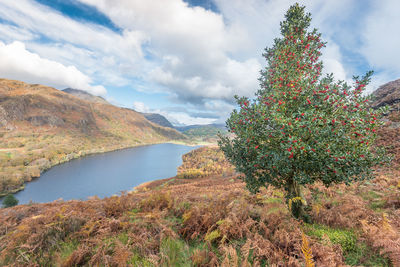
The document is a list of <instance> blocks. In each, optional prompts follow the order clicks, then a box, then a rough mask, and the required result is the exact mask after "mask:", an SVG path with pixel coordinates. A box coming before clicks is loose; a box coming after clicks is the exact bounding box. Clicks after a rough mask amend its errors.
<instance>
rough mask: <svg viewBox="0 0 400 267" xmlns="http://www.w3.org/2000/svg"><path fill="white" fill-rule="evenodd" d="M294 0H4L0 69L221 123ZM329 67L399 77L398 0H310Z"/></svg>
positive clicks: (254, 83)
mask: <svg viewBox="0 0 400 267" xmlns="http://www.w3.org/2000/svg"><path fill="white" fill-rule="evenodd" d="M294 2H295V1H291V0H190V1H183V0H152V1H143V0H18V1H15V0H2V1H1V2H0V57H1V58H2V60H1V62H0V76H1V77H3V78H10V79H18V80H22V81H25V82H31V83H41V84H45V85H49V86H53V87H55V88H58V89H63V88H66V87H73V88H77V89H82V90H86V91H88V92H91V93H94V94H97V95H102V96H104V97H106V99H108V100H109V101H110V102H111V103H113V104H115V105H119V106H124V107H129V108H134V109H136V110H138V111H142V112H157V113H161V114H163V115H165V116H166V117H167V118H168V119H169V120H171V122H172V123H174V124H176V125H180V124H206V123H213V122H223V121H224V120H225V119H226V117H227V116H228V115H229V113H230V111H231V110H232V108H234V105H233V95H235V94H238V95H246V96H252V95H253V94H254V92H255V91H256V90H257V89H258V80H257V78H258V76H259V70H260V69H261V68H263V67H264V66H265V62H264V60H263V58H262V57H261V54H262V52H263V49H264V48H265V47H267V46H271V44H272V41H273V39H274V38H276V37H279V22H280V21H281V20H282V19H283V15H284V13H285V11H286V10H287V9H288V7H289V6H290V5H291V4H293V3H294ZM299 2H300V3H302V4H306V7H307V11H309V12H311V13H312V17H313V23H312V26H313V27H316V28H318V29H319V31H320V32H321V33H322V36H323V39H324V40H325V41H327V42H328V45H327V47H326V48H325V49H324V50H323V51H322V52H323V58H322V59H323V60H324V65H325V71H326V72H328V73H330V72H333V73H334V75H335V77H336V78H338V79H344V80H347V81H350V80H351V77H352V76H353V75H362V74H363V73H365V72H366V71H367V70H370V69H373V70H374V71H375V75H374V77H373V80H372V83H371V85H370V86H369V88H368V90H369V91H372V90H374V89H376V88H377V87H378V86H379V85H381V84H383V83H386V82H388V81H391V80H394V79H398V78H400V71H399V70H400V50H399V49H398V47H400V35H399V34H397V32H398V29H399V28H400V16H398V14H397V11H398V10H400V1H396V0H383V1H377V0H374V1H373V0H365V1H358V0H341V1H334V0H326V1H318V0H308V1H299Z"/></svg>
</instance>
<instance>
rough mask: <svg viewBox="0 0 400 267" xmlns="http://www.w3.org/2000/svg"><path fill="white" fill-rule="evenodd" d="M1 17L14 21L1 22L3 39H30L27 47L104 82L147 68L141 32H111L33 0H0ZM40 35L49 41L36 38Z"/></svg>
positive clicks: (117, 82)
mask: <svg viewBox="0 0 400 267" xmlns="http://www.w3.org/2000/svg"><path fill="white" fill-rule="evenodd" d="M0 17H1V18H2V19H3V20H5V21H9V22H10V23H12V24H14V25H17V26H15V27H14V28H13V27H12V26H4V25H3V24H1V25H3V26H2V27H3V28H4V27H8V28H5V29H3V31H7V32H8V35H9V36H10V37H9V38H8V39H7V38H3V37H2V38H1V39H2V40H3V41H9V39H12V38H14V40H19V41H26V40H30V42H25V44H26V46H27V48H28V49H29V50H31V51H33V52H35V53H37V54H39V55H40V56H41V57H42V58H47V59H50V60H54V61H59V62H60V63H62V64H64V65H72V64H73V65H74V66H76V67H78V68H79V69H84V70H85V73H87V75H90V76H91V77H92V78H96V79H97V80H101V82H102V83H104V84H109V85H110V84H112V85H118V86H121V85H126V84H129V81H128V80H127V79H126V76H130V75H132V73H135V74H137V75H141V73H143V71H146V66H147V65H146V64H147V63H146V60H144V53H143V51H142V45H143V44H144V43H146V42H147V37H146V34H145V33H144V32H140V31H135V30H127V29H123V30H122V32H121V33H117V32H113V31H112V30H110V29H108V28H105V27H102V26H99V25H95V24H91V23H85V22H81V21H76V20H73V19H71V18H68V17H66V16H63V15H62V14H61V13H58V12H57V11H55V10H54V9H51V8H49V7H46V6H44V5H41V4H39V3H37V2H36V1H33V0H18V1H14V0H2V1H0ZM1 32H2V28H1V27H0V33H1ZM25 33H26V34H25ZM18 34H19V35H20V36H18ZM23 34H25V36H26V37H25V38H24V37H23ZM12 35H14V37H12ZM41 36H43V37H45V39H47V40H49V41H46V42H45V43H43V42H42V41H38V40H37V39H38V37H41Z"/></svg>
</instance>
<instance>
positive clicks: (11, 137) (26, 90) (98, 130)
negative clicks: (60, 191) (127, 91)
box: [0, 79, 187, 195]
mask: <svg viewBox="0 0 400 267" xmlns="http://www.w3.org/2000/svg"><path fill="white" fill-rule="evenodd" d="M68 91H69V92H73V94H71V93H66V92H63V91H60V90H57V89H54V88H51V87H47V86H43V85H38V84H27V83H24V82H20V81H13V80H6V79H0V137H1V138H0V181H1V183H0V195H1V194H4V193H6V192H11V191H16V190H19V189H21V186H23V183H24V182H26V181H30V180H31V179H32V177H38V176H40V172H41V171H43V170H45V169H48V168H49V167H51V166H53V165H55V164H58V163H61V162H64V161H68V160H70V159H72V158H76V157H80V156H83V155H86V154H91V153H98V152H104V151H111V150H115V149H120V148H125V147H132V146H136V145H140V144H150V143H160V142H166V141H170V140H186V139H187V137H186V136H184V135H183V134H181V133H179V132H178V131H176V130H175V129H171V128H167V127H162V126H159V125H157V124H154V123H152V122H150V121H148V120H147V119H146V118H145V117H144V116H143V115H142V114H140V113H138V112H136V111H134V110H130V109H125V108H120V107H116V106H113V105H110V104H107V102H105V100H104V101H101V100H100V99H101V98H97V97H96V99H93V98H92V97H90V95H89V99H90V100H89V101H88V100H82V99H81V98H82V96H85V94H83V93H82V92H79V90H78V92H77V91H76V90H74V91H71V90H68ZM76 93H78V95H77V96H75V94H76ZM85 97H87V96H85ZM92 100H95V101H92Z"/></svg>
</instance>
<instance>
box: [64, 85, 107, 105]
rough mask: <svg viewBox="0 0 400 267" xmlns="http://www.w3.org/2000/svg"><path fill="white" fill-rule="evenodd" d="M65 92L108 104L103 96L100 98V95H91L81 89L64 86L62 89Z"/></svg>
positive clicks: (90, 100)
mask: <svg viewBox="0 0 400 267" xmlns="http://www.w3.org/2000/svg"><path fill="white" fill-rule="evenodd" d="M62 91H63V92H65V93H68V94H71V95H74V96H76V97H78V98H80V99H83V100H86V101H89V102H93V103H100V104H110V103H108V102H107V101H106V100H105V99H104V98H102V97H101V96H95V95H92V94H90V93H88V92H85V91H83V90H79V89H73V88H66V89H64V90H62Z"/></svg>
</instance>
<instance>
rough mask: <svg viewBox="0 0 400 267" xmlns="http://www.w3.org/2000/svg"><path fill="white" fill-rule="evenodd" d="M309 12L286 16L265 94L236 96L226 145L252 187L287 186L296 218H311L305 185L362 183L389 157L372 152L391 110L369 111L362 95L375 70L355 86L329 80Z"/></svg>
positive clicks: (270, 55)
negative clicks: (384, 116)
mask: <svg viewBox="0 0 400 267" xmlns="http://www.w3.org/2000/svg"><path fill="white" fill-rule="evenodd" d="M304 10H305V7H302V6H299V5H298V4H295V5H293V6H291V7H290V8H289V10H288V11H287V13H286V15H285V20H284V21H283V22H281V24H280V26H281V34H282V37H281V38H277V39H275V40H274V45H273V47H272V48H269V49H266V52H265V53H264V55H263V56H264V57H265V58H266V60H267V67H266V68H265V70H263V71H262V72H261V78H260V84H261V89H260V90H259V91H258V92H257V93H256V97H255V98H254V99H248V98H246V97H238V96H235V98H236V100H237V103H238V105H239V106H240V109H239V110H234V111H233V112H232V113H231V116H230V117H229V118H228V120H227V122H226V124H227V127H228V129H229V131H230V132H231V133H233V136H234V137H232V138H229V137H223V136H220V140H219V146H220V148H221V149H222V151H223V152H224V154H225V155H226V157H227V158H228V160H229V161H230V162H231V163H232V164H233V165H234V166H235V167H236V169H237V171H239V172H241V173H243V174H244V180H245V182H246V185H247V188H248V189H249V190H250V191H252V192H257V191H258V190H259V188H260V187H263V186H265V187H267V186H268V185H272V186H275V187H277V188H283V189H284V190H285V191H286V200H287V203H288V205H289V207H290V209H291V212H292V214H293V215H294V216H295V217H297V218H304V216H305V211H304V205H305V204H306V203H305V199H304V197H303V196H302V192H301V191H302V186H304V185H306V184H312V183H314V182H316V181H322V182H323V183H324V184H325V185H326V186H329V185H331V184H332V183H341V182H344V183H347V184H348V183H350V182H352V181H358V180H363V179H366V178H369V177H371V176H372V172H373V169H372V167H373V166H376V165H377V164H379V163H381V162H383V161H384V159H385V156H384V153H383V152H384V151H383V150H380V149H379V148H373V147H372V145H373V143H374V140H375V139H376V129H377V127H379V126H380V125H382V123H381V121H380V120H379V118H380V117H381V114H382V113H383V112H384V110H383V109H380V110H372V109H370V107H369V103H368V101H369V99H370V97H368V96H364V95H363V92H364V89H365V86H366V85H367V84H368V83H369V81H370V76H371V75H372V72H367V74H366V75H365V76H363V77H361V78H359V77H354V85H353V86H349V85H347V83H345V82H344V81H335V80H334V78H333V75H332V74H330V75H325V76H323V75H322V74H321V72H322V67H323V64H322V61H320V60H319V57H320V56H321V52H320V50H321V49H322V48H323V47H324V46H325V43H324V42H323V41H321V34H320V33H318V32H317V30H316V29H313V30H311V31H310V30H308V28H309V26H310V22H311V15H310V14H309V13H305V11H304Z"/></svg>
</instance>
